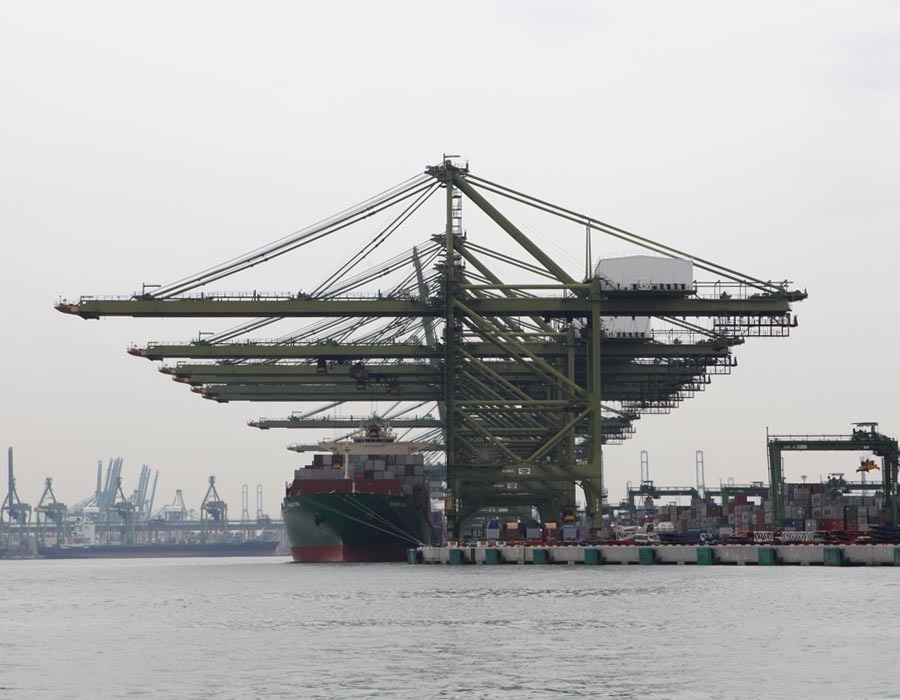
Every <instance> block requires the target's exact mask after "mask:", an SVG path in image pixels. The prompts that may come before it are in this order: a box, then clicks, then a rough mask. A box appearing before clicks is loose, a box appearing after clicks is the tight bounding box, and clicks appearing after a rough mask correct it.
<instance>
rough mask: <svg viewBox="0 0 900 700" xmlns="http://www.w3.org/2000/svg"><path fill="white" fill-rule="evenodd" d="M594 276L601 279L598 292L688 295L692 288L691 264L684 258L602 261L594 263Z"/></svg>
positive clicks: (639, 257)
mask: <svg viewBox="0 0 900 700" xmlns="http://www.w3.org/2000/svg"><path fill="white" fill-rule="evenodd" d="M594 274H595V275H596V276H597V277H599V278H600V288H601V289H619V290H627V291H647V292H649V291H666V292H675V291H677V292H690V291H692V290H693V288H694V263H693V262H692V261H691V260H685V259H684V258H661V257H656V256H653V255H628V256H625V257H621V258H603V259H601V260H600V261H598V262H597V267H596V268H595V269H594Z"/></svg>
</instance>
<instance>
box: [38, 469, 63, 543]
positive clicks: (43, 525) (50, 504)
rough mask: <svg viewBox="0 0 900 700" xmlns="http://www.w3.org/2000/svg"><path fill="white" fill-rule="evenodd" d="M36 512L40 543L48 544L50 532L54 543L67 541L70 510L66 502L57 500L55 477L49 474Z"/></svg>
mask: <svg viewBox="0 0 900 700" xmlns="http://www.w3.org/2000/svg"><path fill="white" fill-rule="evenodd" d="M34 512H35V524H36V526H37V540H38V544H40V545H47V544H48V540H47V535H48V534H51V535H52V537H53V544H56V545H60V544H63V543H65V542H66V540H67V539H68V534H69V533H68V530H69V523H68V521H67V514H68V510H67V508H66V504H65V503H60V502H59V501H57V500H56V494H54V493H53V479H51V478H50V477H49V476H48V477H47V478H46V479H45V480H44V492H43V493H42V494H41V499H40V500H39V501H38V504H37V506H35V508H34Z"/></svg>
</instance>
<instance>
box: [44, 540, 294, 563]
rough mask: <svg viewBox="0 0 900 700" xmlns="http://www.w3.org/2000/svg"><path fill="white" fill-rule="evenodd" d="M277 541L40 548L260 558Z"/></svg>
mask: <svg viewBox="0 0 900 700" xmlns="http://www.w3.org/2000/svg"><path fill="white" fill-rule="evenodd" d="M278 544H279V542H278V540H249V541H247V542H172V543H154V544H85V545H77V544H74V545H59V546H55V547H44V546H39V547H38V551H37V553H38V556H40V557H45V558H47V559H117V558H132V557H259V556H268V555H272V554H275V550H276V549H277V548H278Z"/></svg>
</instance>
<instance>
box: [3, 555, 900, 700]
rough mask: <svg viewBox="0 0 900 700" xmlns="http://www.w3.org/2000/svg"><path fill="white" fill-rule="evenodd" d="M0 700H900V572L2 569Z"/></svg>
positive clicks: (192, 563)
mask: <svg viewBox="0 0 900 700" xmlns="http://www.w3.org/2000/svg"><path fill="white" fill-rule="evenodd" d="M0 584H2V597H0V698H4V699H6V698H10V699H12V698H15V699H17V700H28V699H32V698H34V699H41V700H46V699H48V698H104V699H105V698H173V699H181V698H204V699H208V698H573V697H585V698H607V697H609V698H641V699H646V698H685V699H691V700H694V699H701V698H702V699H707V698H710V699H712V698H790V699H791V700H800V699H803V698H900V666H898V654H900V625H898V621H897V605H898V603H900V571H898V570H896V569H892V568H880V569H825V568H768V567H761V568H757V567H752V568H750V567H748V568H725V567H702V568H701V567H638V566H630V567H624V566H607V567H590V568H588V567H581V566H574V567H561V566H550V567H515V566H500V567H445V566H440V567H438V566H434V567H432V566H408V565H405V564H376V565H371V564H370V565H327V564H326V565H295V564H289V563H287V562H286V560H284V559H280V558H265V559H219V560H209V559H179V560H107V561H7V562H0Z"/></svg>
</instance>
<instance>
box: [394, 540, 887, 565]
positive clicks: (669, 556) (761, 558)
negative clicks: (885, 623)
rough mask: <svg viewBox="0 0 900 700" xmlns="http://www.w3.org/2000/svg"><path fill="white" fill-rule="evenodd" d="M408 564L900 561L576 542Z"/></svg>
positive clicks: (875, 554) (412, 558) (836, 553)
mask: <svg viewBox="0 0 900 700" xmlns="http://www.w3.org/2000/svg"><path fill="white" fill-rule="evenodd" d="M408 561H409V563H410V564H487V565H491V564H585V565H588V566H591V565H594V566H596V565H605V564H644V565H655V564H700V565H720V564H721V565H734V566H743V565H751V566H760V565H769V566H791V565H793V566H900V546H897V545H892V544H847V545H821V544H790V545H756V544H746V545H657V546H652V547H647V546H633V545H596V546H591V545H572V546H549V545H544V546H535V547H524V546H521V545H517V546H509V547H506V546H502V545H479V546H476V547H419V548H418V549H411V550H409V557H408Z"/></svg>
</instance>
